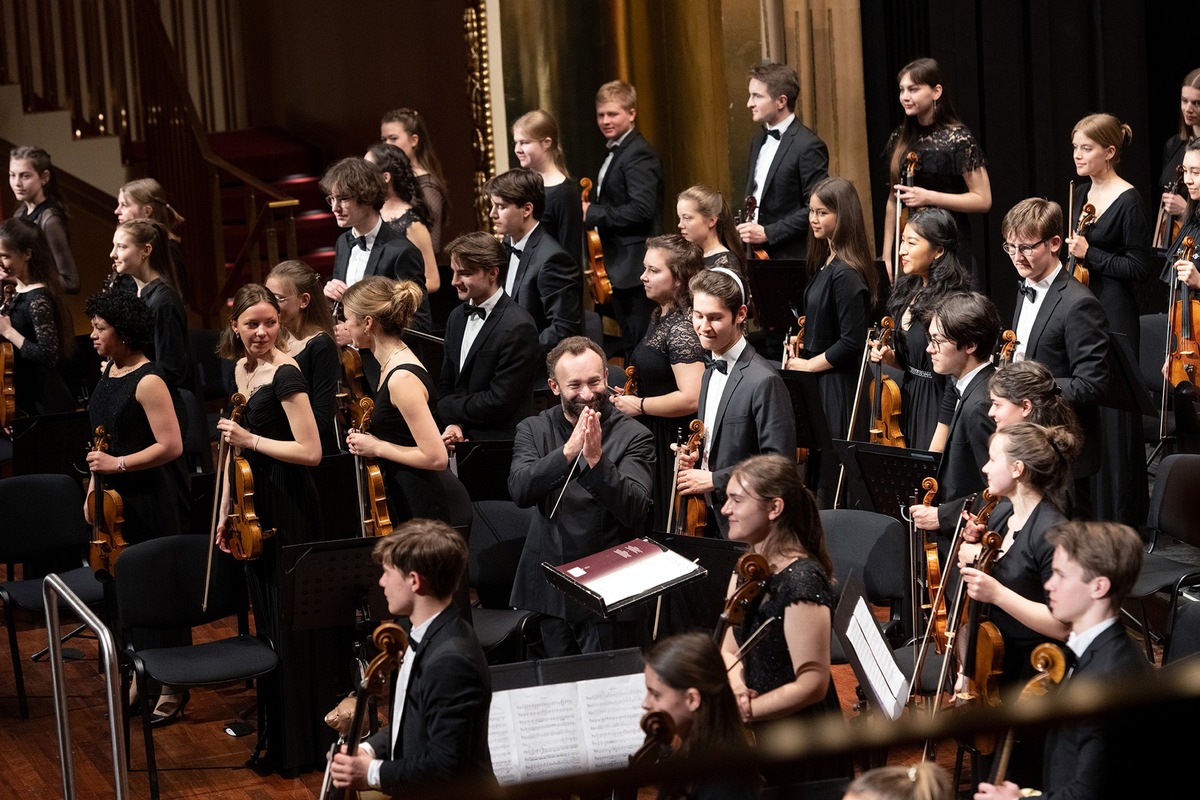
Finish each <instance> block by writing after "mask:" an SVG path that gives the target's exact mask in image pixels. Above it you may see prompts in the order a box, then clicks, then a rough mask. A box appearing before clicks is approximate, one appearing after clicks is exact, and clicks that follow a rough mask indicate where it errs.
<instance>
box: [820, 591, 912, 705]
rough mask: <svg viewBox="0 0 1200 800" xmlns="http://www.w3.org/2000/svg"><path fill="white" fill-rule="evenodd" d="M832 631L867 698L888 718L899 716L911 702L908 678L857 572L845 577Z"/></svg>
mask: <svg viewBox="0 0 1200 800" xmlns="http://www.w3.org/2000/svg"><path fill="white" fill-rule="evenodd" d="M833 631H834V633H835V634H837V637H838V641H839V642H841V644H842V652H843V653H845V654H846V660H847V661H849V662H850V667H851V669H853V670H854V677H856V678H858V684H859V686H861V687H862V690H863V692H864V694H866V696H867V700H868V701H869V702H870V703H871V704H873V705H874V706H875V707H876V708H878V709H880V710H882V711H883V712H884V713H885V714H887V716H888V719H892V720H895V719H899V717H900V714H901V713H902V712H903V711H904V706H905V704H906V702H907V701H908V688H909V686H908V679H907V678H906V677H904V673H903V672H902V671H901V670H900V666H899V665H898V664H897V663H896V657H895V655H893V653H892V650H891V648H890V647H888V645H887V640H886V639H885V638H884V636H883V631H881V630H880V629H879V622H878V621H877V620H876V619H875V617H874V616H873V615H872V614H871V607H870V605H869V604H868V603H867V601H866V600H865V599H864V597H863V583H862V579H861V578H859V577H858V576H857V575H854V574H851V575H850V576H849V577H847V578H846V585H845V588H843V589H842V599H841V600H840V601H838V606H837V610H836V611H835V612H834V614H833Z"/></svg>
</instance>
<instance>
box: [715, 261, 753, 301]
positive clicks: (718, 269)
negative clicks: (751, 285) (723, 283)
mask: <svg viewBox="0 0 1200 800" xmlns="http://www.w3.org/2000/svg"><path fill="white" fill-rule="evenodd" d="M711 271H712V272H723V273H725V274H726V275H728V276H729V277H731V278H733V282H734V283H736V284H737V287H738V291H739V292H741V293H742V305H746V287H745V286H742V279H741V278H739V277H738V276H737V273H736V272H734V271H733V270H731V269H729V268H728V267H713V268H712V270H711Z"/></svg>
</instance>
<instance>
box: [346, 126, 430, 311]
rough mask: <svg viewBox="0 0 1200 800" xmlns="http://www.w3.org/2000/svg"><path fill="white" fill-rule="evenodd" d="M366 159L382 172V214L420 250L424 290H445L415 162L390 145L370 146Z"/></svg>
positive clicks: (379, 143) (378, 144)
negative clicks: (385, 193)
mask: <svg viewBox="0 0 1200 800" xmlns="http://www.w3.org/2000/svg"><path fill="white" fill-rule="evenodd" d="M363 158H365V159H366V160H367V161H370V162H371V163H372V164H374V165H375V166H377V167H379V168H380V169H381V170H383V178H384V180H385V181H387V189H388V192H387V199H386V200H384V201H383V208H381V209H380V210H379V214H380V216H382V217H383V219H384V221H385V222H387V224H388V225H391V226H392V227H393V228H395V229H396V232H397V233H402V234H404V236H406V237H407V238H408V240H409V241H410V242H412V243H413V244H414V245H416V247H417V249H418V250H420V251H421V257H422V258H423V259H424V260H425V291H427V292H429V293H430V294H433V293H434V292H436V291H437V290H438V289H440V288H442V278H441V276H440V275H439V274H438V268H437V256H436V254H435V251H434V248H433V237H432V235H431V232H430V230H429V220H430V214H429V207H428V206H427V205H425V198H424V196H423V195H422V194H421V188H420V186H419V185H418V184H417V176H416V175H415V174H414V173H413V168H412V162H410V161H409V160H408V156H406V155H405V154H404V151H403V150H401V149H400V148H399V147H396V145H394V144H388V143H387V142H376V143H375V144H373V145H371V148H370V149H369V150H367V153H366V155H364V156H363Z"/></svg>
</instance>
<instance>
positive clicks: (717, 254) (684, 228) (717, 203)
mask: <svg viewBox="0 0 1200 800" xmlns="http://www.w3.org/2000/svg"><path fill="white" fill-rule="evenodd" d="M675 214H676V216H677V217H678V218H679V233H680V234H681V235H682V236H683V238H685V239H687V240H688V241H689V242H691V243H692V244H695V245H698V246H699V247H700V250H701V251H703V253H704V266H705V267H708V268H712V267H726V268H729V269H732V270H734V271H736V272H744V271H745V269H746V256H745V253H744V251H743V247H744V246H743V245H742V240H741V236H740V235H739V234H738V232H737V223H736V222H734V219H733V214H732V213H731V212H730V210H729V204H728V203H727V202H725V195H723V194H721V193H720V192H719V191H717V190H716V189H714V188H712V187H711V186H705V185H704V184H702V183H698V184H696V185H695V186H689V187H688V188H687V189H684V190H683V191H682V192H680V193H679V197H677V198H676V200H675ZM731 242H732V244H730V243H731Z"/></svg>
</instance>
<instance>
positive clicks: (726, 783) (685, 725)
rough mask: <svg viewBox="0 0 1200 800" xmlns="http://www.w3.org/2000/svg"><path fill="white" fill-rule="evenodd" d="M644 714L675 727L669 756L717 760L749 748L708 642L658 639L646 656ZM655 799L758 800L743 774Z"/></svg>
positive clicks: (667, 790) (698, 637)
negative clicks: (707, 755) (668, 720)
mask: <svg viewBox="0 0 1200 800" xmlns="http://www.w3.org/2000/svg"><path fill="white" fill-rule="evenodd" d="M643 660H644V661H645V663H646V668H645V673H646V698H645V699H644V700H643V701H642V708H643V709H644V710H645V711H646V712H647V713H654V712H664V713H666V714H667V715H668V716H669V717H670V718H671V722H672V723H673V724H674V729H675V736H676V737H677V742H678V744H676V745H675V746H674V748H673V750H672V752H671V757H672V758H688V757H692V756H697V755H703V754H705V753H713V754H720V755H721V756H722V757H726V756H729V755H730V754H731V753H737V752H739V751H745V750H747V749H748V748H749V743H748V741H747V731H746V727H745V725H744V724H743V723H742V718H741V715H740V713H739V712H738V703H737V700H736V699H735V698H734V696H733V691H732V689H731V688H730V686H729V678H728V676H727V674H726V671H725V662H724V661H723V660H722V658H721V653H720V651H719V650H718V649H717V647H716V645H714V644H713V642H712V639H710V638H709V637H708V636H706V635H705V634H703V633H684V634H680V635H678V636H671V637H669V638H666V639H661V640H659V641H658V642H657V643H655V644H654V646H653V647H651V648H650V650H649V651H647V652H646V654H645V656H644V658H643ZM658 797H659V800H677V798H691V800H726V799H727V800H750V798H755V797H758V788H757V781H756V780H755V779H754V778H752V777H750V776H745V775H734V776H730V777H727V778H716V779H712V780H710V781H708V782H706V783H700V782H694V783H691V784H687V785H678V786H663V787H661V788H660V789H659V792H658Z"/></svg>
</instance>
